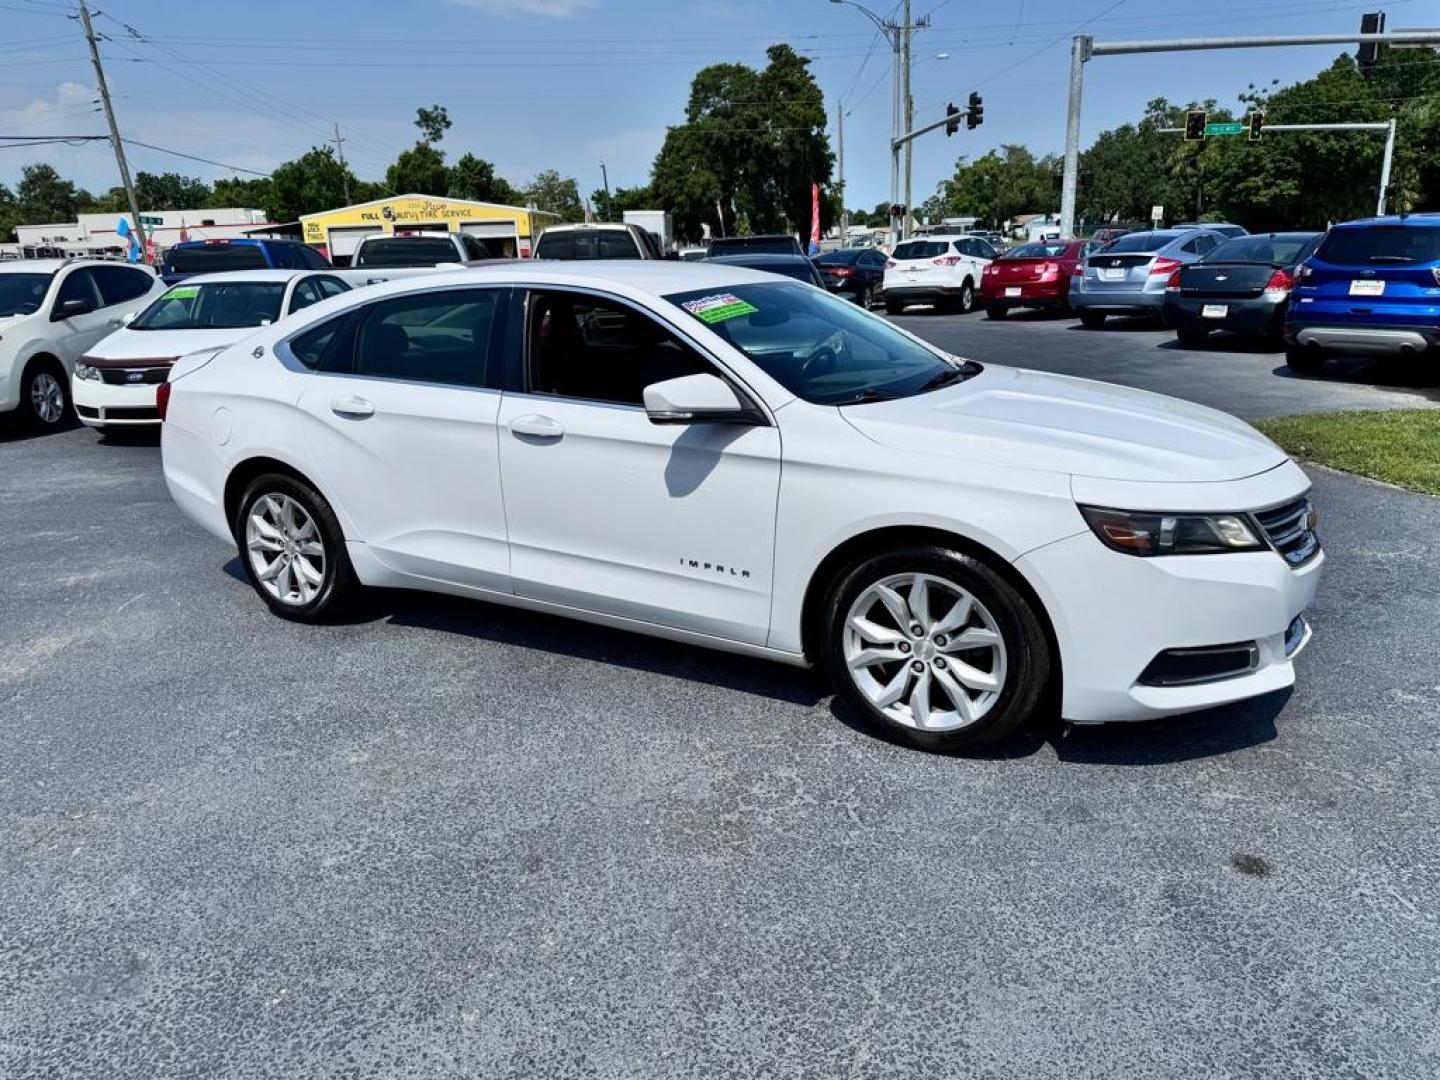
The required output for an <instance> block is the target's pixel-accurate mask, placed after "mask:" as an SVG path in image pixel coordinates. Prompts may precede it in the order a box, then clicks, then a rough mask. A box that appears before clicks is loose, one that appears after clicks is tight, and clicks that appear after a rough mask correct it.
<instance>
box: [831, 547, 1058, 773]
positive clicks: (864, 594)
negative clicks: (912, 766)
mask: <svg viewBox="0 0 1440 1080" xmlns="http://www.w3.org/2000/svg"><path fill="white" fill-rule="evenodd" d="M824 633H825V636H824V641H823V644H822V646H821V647H822V649H823V662H824V666H825V668H826V670H827V672H828V673H829V676H830V678H831V681H832V682H833V684H834V686H835V689H836V692H837V693H838V694H839V695H840V696H841V697H842V698H843V699H844V700H845V701H846V702H848V703H849V704H850V705H851V706H852V707H853V708H855V709H856V710H858V711H859V712H860V713H861V714H863V715H864V716H866V717H868V718H869V719H870V720H871V721H873V722H874V723H876V724H878V725H880V726H881V727H882V728H884V729H885V730H886V731H888V732H890V733H891V734H893V735H895V736H897V737H899V738H900V739H901V740H903V741H905V742H908V743H910V744H912V745H915V746H919V747H921V748H924V749H929V750H944V751H955V750H967V749H975V748H979V747H983V746H987V745H991V744H993V743H996V742H998V741H1000V740H1002V739H1004V738H1006V737H1007V736H1009V735H1011V734H1013V733H1014V732H1016V731H1017V730H1019V729H1020V728H1021V727H1023V726H1024V725H1025V724H1026V723H1027V722H1028V721H1030V720H1031V719H1032V718H1033V717H1034V716H1035V714H1036V712H1037V710H1038V709H1039V707H1040V704H1041V702H1042V701H1043V700H1044V697H1045V692H1046V689H1047V686H1048V684H1049V682H1050V673H1051V660H1050V650H1049V647H1048V645H1047V641H1046V637H1045V633H1044V631H1043V629H1042V628H1041V622H1040V617H1039V615H1038V613H1037V612H1036V611H1035V609H1034V607H1033V606H1032V604H1031V602H1030V601H1029V600H1028V599H1027V598H1026V597H1025V596H1024V595H1022V594H1021V592H1020V591H1019V590H1018V589H1016V588H1015V586H1014V585H1012V584H1011V583H1010V582H1009V581H1007V580H1006V579H1005V578H1004V577H1003V576H1001V575H1000V574H999V573H997V572H996V571H995V570H994V569H992V568H991V567H990V566H989V565H987V564H986V563H985V562H983V561H981V560H979V559H976V558H974V557H972V556H969V555H966V554H963V553H961V552H958V551H953V550H950V549H947V548H943V547H923V548H914V549H911V550H906V551H898V552H893V553H890V554H885V555H880V556H875V557H872V558H869V559H866V560H865V561H863V562H861V563H860V564H859V565H857V566H855V567H854V568H852V569H851V570H850V572H849V573H847V574H846V575H844V577H843V578H842V579H841V580H840V581H839V583H838V584H837V585H836V587H835V588H834V589H833V591H832V592H831V594H830V597H829V602H828V604H827V606H826V613H825V626H824Z"/></svg>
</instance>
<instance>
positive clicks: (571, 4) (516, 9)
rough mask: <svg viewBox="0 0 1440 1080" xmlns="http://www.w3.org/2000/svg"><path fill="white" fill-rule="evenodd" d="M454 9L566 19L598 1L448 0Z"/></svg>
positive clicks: (588, 8) (519, 16)
mask: <svg viewBox="0 0 1440 1080" xmlns="http://www.w3.org/2000/svg"><path fill="white" fill-rule="evenodd" d="M449 2H450V3H451V4H453V5H454V6H455V7H468V8H476V9H478V10H480V11H483V12H486V13H487V14H490V15H502V16H509V17H514V18H524V17H527V16H533V17H535V18H541V19H568V18H569V17H570V16H571V15H578V14H579V13H580V12H582V11H593V10H594V9H595V8H597V7H599V6H600V0H449Z"/></svg>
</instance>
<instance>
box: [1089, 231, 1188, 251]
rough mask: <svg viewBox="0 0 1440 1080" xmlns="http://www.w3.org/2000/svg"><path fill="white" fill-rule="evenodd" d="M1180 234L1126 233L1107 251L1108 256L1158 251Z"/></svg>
mask: <svg viewBox="0 0 1440 1080" xmlns="http://www.w3.org/2000/svg"><path fill="white" fill-rule="evenodd" d="M1179 235H1180V234H1179V233H1173V232H1132V233H1126V234H1125V235H1124V236H1122V237H1120V239H1119V240H1116V241H1115V242H1114V243H1113V244H1111V245H1110V246H1109V247H1107V248H1106V249H1105V254H1106V255H1124V254H1125V253H1126V252H1127V251H1156V250H1158V249H1159V248H1162V247H1164V246H1165V245H1166V244H1168V243H1170V241H1171V240H1174V239H1175V238H1176V237H1177V236H1179Z"/></svg>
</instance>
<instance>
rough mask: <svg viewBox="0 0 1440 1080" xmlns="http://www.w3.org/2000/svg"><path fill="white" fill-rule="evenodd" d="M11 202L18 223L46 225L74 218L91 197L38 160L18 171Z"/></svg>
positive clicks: (92, 200) (89, 201)
mask: <svg viewBox="0 0 1440 1080" xmlns="http://www.w3.org/2000/svg"><path fill="white" fill-rule="evenodd" d="M15 201H16V203H17V204H18V212H19V218H20V222H21V223H22V224H27V225H49V224H54V223H58V222H62V221H74V220H75V216H76V214H78V213H79V212H80V208H81V207H82V206H89V205H90V204H92V203H94V201H95V200H94V198H93V197H91V195H90V193H89V192H87V191H85V190H83V189H81V188H77V187H76V186H75V185H74V184H73V183H72V182H71V181H69V180H66V179H63V178H62V177H61V176H60V174H59V173H58V172H56V171H55V168H54V166H52V165H47V164H45V163H44V162H41V163H39V164H35V165H26V166H25V167H24V168H22V169H21V170H20V183H19V184H17V185H16V186H15Z"/></svg>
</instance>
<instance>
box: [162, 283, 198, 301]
mask: <svg viewBox="0 0 1440 1080" xmlns="http://www.w3.org/2000/svg"><path fill="white" fill-rule="evenodd" d="M199 295H200V286H199V285H177V286H175V288H173V289H171V290H170V291H169V292H168V293H166V294H165V299H166V300H194V299H195V297H197V296H199Z"/></svg>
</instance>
